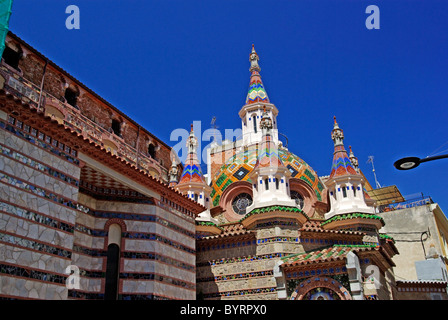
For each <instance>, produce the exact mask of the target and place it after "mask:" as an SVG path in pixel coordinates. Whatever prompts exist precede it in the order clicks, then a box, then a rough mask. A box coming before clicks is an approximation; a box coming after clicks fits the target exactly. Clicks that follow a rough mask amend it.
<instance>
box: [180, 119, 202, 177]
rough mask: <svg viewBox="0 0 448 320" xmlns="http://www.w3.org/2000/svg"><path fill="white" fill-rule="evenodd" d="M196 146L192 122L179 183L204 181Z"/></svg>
mask: <svg viewBox="0 0 448 320" xmlns="http://www.w3.org/2000/svg"><path fill="white" fill-rule="evenodd" d="M197 147H198V139H197V138H196V136H195V135H194V131H193V124H192V125H191V130H190V135H189V137H188V139H187V149H188V155H187V158H186V159H185V165H184V170H183V171H182V175H181V177H180V180H179V184H183V183H189V182H200V183H204V184H205V183H206V182H205V179H204V175H203V174H202V170H201V165H200V164H199V160H198V157H197V154H196V149H197Z"/></svg>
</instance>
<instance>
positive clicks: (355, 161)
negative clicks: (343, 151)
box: [348, 146, 359, 173]
mask: <svg viewBox="0 0 448 320" xmlns="http://www.w3.org/2000/svg"><path fill="white" fill-rule="evenodd" d="M349 149H350V154H349V155H348V157H349V159H350V162H351V163H352V166H353V168H354V169H355V170H356V172H358V173H359V163H358V158H357V157H355V154H354V153H353V150H352V146H349Z"/></svg>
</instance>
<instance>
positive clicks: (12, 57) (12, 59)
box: [3, 46, 22, 70]
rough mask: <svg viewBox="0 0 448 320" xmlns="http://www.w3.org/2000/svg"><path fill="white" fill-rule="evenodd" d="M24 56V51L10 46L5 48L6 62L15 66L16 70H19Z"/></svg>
mask: <svg viewBox="0 0 448 320" xmlns="http://www.w3.org/2000/svg"><path fill="white" fill-rule="evenodd" d="M21 57H22V53H21V52H20V50H19V51H15V50H13V49H11V48H10V47H8V46H5V49H4V50H3V60H5V62H6V64H8V65H9V66H11V67H13V68H14V69H16V70H19V61H20V58H21Z"/></svg>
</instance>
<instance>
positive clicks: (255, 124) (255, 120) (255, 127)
mask: <svg viewBox="0 0 448 320" xmlns="http://www.w3.org/2000/svg"><path fill="white" fill-rule="evenodd" d="M253 118H254V132H255V133H257V118H256V117H255V115H254V116H253Z"/></svg>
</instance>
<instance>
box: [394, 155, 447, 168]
mask: <svg viewBox="0 0 448 320" xmlns="http://www.w3.org/2000/svg"><path fill="white" fill-rule="evenodd" d="M443 158H448V154H443V155H440V156H434V157H426V158H423V159H420V158H417V157H406V158H402V159H399V160H397V161H395V162H394V167H395V168H397V169H398V170H409V169H414V168H416V167H418V166H419V165H420V163H422V162H427V161H432V160H438V159H443Z"/></svg>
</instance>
